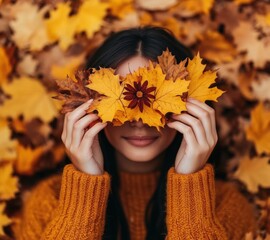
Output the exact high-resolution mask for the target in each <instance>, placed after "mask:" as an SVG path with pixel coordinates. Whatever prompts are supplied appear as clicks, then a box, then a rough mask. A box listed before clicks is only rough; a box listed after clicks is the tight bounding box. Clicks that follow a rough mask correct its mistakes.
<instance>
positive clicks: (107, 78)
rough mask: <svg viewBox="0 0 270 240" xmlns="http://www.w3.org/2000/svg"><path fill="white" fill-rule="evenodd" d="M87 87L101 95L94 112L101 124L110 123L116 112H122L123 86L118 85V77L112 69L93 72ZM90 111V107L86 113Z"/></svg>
mask: <svg viewBox="0 0 270 240" xmlns="http://www.w3.org/2000/svg"><path fill="white" fill-rule="evenodd" d="M87 87H88V88H89V89H91V90H94V91H96V92H98V93H99V94H100V95H102V97H101V98H99V104H98V105H96V110H97V111H98V115H99V116H100V118H101V119H102V121H103V122H107V121H109V122H111V121H112V120H113V118H114V116H115V113H116V111H118V110H123V108H122V104H121V101H120V96H121V94H122V91H123V88H124V86H123V84H121V83H120V79H119V76H118V75H115V74H114V70H113V69H111V68H109V69H105V68H101V69H100V70H95V72H94V74H91V76H90V83H89V84H88V85H87ZM93 104H95V103H93ZM92 111H93V110H92V108H91V107H90V109H89V110H88V112H92Z"/></svg>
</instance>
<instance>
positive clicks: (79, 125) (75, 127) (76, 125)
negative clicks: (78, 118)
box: [74, 122, 81, 130]
mask: <svg viewBox="0 0 270 240" xmlns="http://www.w3.org/2000/svg"><path fill="white" fill-rule="evenodd" d="M80 128H81V124H80V122H76V123H75V124H74V129H76V130H77V129H80Z"/></svg>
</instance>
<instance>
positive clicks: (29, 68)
mask: <svg viewBox="0 0 270 240" xmlns="http://www.w3.org/2000/svg"><path fill="white" fill-rule="evenodd" d="M37 65H38V62H37V60H36V59H34V58H33V56H32V55H30V54H26V55H25V56H24V58H23V59H22V61H20V62H19V64H18V66H17V71H18V73H19V74H20V75H28V76H34V75H35V73H36V68H37Z"/></svg>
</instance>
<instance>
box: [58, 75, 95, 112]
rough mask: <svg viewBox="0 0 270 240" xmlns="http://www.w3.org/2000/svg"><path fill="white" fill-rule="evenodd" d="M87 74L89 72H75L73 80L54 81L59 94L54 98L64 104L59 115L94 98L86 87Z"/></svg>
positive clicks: (68, 78)
mask: <svg viewBox="0 0 270 240" xmlns="http://www.w3.org/2000/svg"><path fill="white" fill-rule="evenodd" d="M89 74H90V72H89V71H80V72H77V74H76V79H75V80H74V79H72V78H70V77H67V79H65V80H58V79H56V83H57V85H58V87H59V90H58V92H59V94H58V96H56V97H54V98H55V99H58V100H61V101H63V102H64V103H63V106H62V110H61V113H67V112H70V111H72V110H74V109H75V108H76V107H78V106H80V105H81V104H83V103H85V102H87V101H88V100H89V99H91V98H94V94H93V93H92V92H91V91H90V90H89V89H88V88H87V87H86V85H87V84H88V82H89V81H88V77H89Z"/></svg>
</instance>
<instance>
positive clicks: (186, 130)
mask: <svg viewBox="0 0 270 240" xmlns="http://www.w3.org/2000/svg"><path fill="white" fill-rule="evenodd" d="M184 132H185V133H186V134H191V133H192V129H191V127H189V126H186V127H185V130H184Z"/></svg>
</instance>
